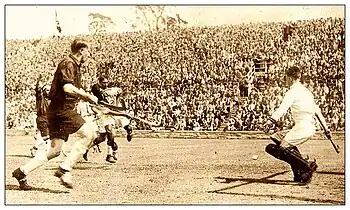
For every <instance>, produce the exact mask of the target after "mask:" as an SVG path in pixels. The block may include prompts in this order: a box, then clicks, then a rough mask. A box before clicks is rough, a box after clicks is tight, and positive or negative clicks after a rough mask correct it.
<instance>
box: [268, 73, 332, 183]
mask: <svg viewBox="0 0 350 210" xmlns="http://www.w3.org/2000/svg"><path fill="white" fill-rule="evenodd" d="M300 78H301V71H300V69H299V68H298V67H291V68H289V69H288V70H287V71H286V84H287V86H289V87H290V88H289V90H288V91H287V92H286V94H285V96H284V98H283V101H282V103H281V105H280V106H279V107H278V108H277V110H276V111H275V112H274V113H273V114H272V116H271V117H270V119H269V120H268V121H267V123H266V124H265V132H266V133H270V132H271V130H273V129H274V127H275V125H276V123H277V122H278V121H279V119H280V118H281V117H282V116H283V115H284V114H286V113H287V111H288V109H289V108H290V109H291V113H292V116H293V120H294V123H295V124H294V126H293V128H292V129H291V130H290V131H289V132H288V133H287V134H286V135H285V136H284V137H283V135H281V133H279V132H276V133H274V134H272V135H271V139H272V140H273V141H274V142H275V143H276V144H269V145H267V146H266V148H265V150H266V152H267V153H269V154H271V155H272V156H274V157H276V158H278V159H280V160H283V161H285V162H287V163H289V164H290V165H291V168H292V170H293V174H294V181H295V182H302V183H308V182H309V181H310V180H311V178H312V174H313V172H314V171H315V170H316V168H317V164H316V161H310V162H309V161H307V160H306V159H304V158H303V157H302V156H301V154H300V152H299V150H298V148H297V146H299V145H300V144H302V143H304V142H306V141H307V140H308V139H310V137H311V136H312V135H314V134H315V132H316V127H315V123H314V116H315V114H317V115H318V116H319V117H320V121H321V123H322V124H323V125H324V126H325V127H326V135H330V131H329V129H328V127H327V124H326V121H325V119H324V117H323V115H322V113H321V110H320V108H319V106H318V105H317V104H316V103H315V100H314V96H313V94H312V93H311V92H310V91H309V90H308V89H307V88H306V87H305V86H304V85H302V84H301V83H300Z"/></svg>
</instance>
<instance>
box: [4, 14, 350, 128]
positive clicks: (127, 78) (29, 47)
mask: <svg viewBox="0 0 350 210" xmlns="http://www.w3.org/2000/svg"><path fill="white" fill-rule="evenodd" d="M344 21H345V19H343V18H327V19H324V18H322V19H312V20H300V21H295V22H269V23H249V24H239V25H223V26H212V27H191V28H182V29H175V30H164V31H158V32H126V33H118V34H104V35H102V34H99V35H84V36H83V37H84V38H85V39H86V40H88V41H89V42H90V43H91V52H92V59H91V61H89V62H88V63H86V64H84V65H83V67H82V71H83V84H84V87H85V88H86V89H87V90H89V89H90V87H91V85H92V84H94V83H95V82H97V78H98V76H99V75H106V76H107V77H108V78H109V81H110V86H118V87H121V88H122V89H123V90H124V91H127V92H129V93H130V94H128V95H127V96H126V101H127V104H128V106H129V109H130V110H132V112H133V113H134V114H135V115H137V116H139V117H143V118H147V119H149V120H157V121H161V122H162V125H163V126H164V127H165V128H166V129H175V130H210V131H214V130H218V129H224V130H239V131H240V130H262V126H263V123H264V122H266V120H267V118H268V117H269V116H270V115H271V114H272V112H273V111H274V110H275V109H276V108H277V107H278V106H279V104H280V103H281V101H282V98H283V95H284V93H285V92H286V91H287V89H286V87H285V86H284V71H285V69H287V68H288V67H290V66H292V65H297V66H298V67H300V68H301V69H302V71H303V78H302V80H303V83H305V85H306V86H307V87H308V88H309V89H310V90H311V91H312V92H313V94H314V95H315V97H316V100H317V103H318V104H319V105H320V108H321V110H322V112H323V114H324V116H325V118H326V120H327V122H328V123H329V125H330V127H331V129H332V130H333V131H335V130H344V124H345V122H344V121H345V44H344V43H345V34H344V30H345V29H344ZM286 27H290V28H291V29H292V30H291V33H290V34H289V35H288V37H287V39H286V36H284V34H283V31H284V29H285V28H286ZM73 39H74V37H50V38H45V39H38V40H7V41H6V52H5V53H6V54H5V56H6V62H5V65H6V84H5V91H6V92H5V96H6V122H7V126H8V127H9V128H12V127H13V128H15V127H20V126H25V125H27V124H30V123H34V122H35V121H34V117H35V97H34V86H35V83H36V79H37V78H38V76H39V74H41V75H42V76H43V77H44V78H45V80H46V81H47V83H50V82H51V80H52V78H53V74H54V71H55V70H56V68H57V64H58V63H59V62H60V61H61V59H62V58H63V57H64V56H66V55H67V53H68V52H69V49H70V48H69V45H70V42H71V41H72V40H73ZM255 59H260V60H262V61H264V60H269V61H272V65H269V66H268V68H267V71H266V77H265V79H266V80H264V83H263V84H264V86H263V88H251V90H250V91H249V95H248V96H243V95H244V94H242V92H243V90H242V89H241V88H240V87H241V86H242V84H245V85H247V76H246V75H247V74H248V72H249V71H250V70H251V68H253V67H254V60H255ZM257 80H260V79H259V78H258V77H255V81H253V84H255V83H256V82H258V81H257ZM253 86H254V85H253ZM284 120H285V124H284V125H285V127H290V126H292V124H293V122H292V119H291V116H290V114H287V115H286V116H285V117H284ZM136 126H137V128H135V129H149V128H148V127H146V126H145V125H143V124H137V125H136Z"/></svg>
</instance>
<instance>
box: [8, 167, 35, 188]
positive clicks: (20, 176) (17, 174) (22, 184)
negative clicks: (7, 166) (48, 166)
mask: <svg viewBox="0 0 350 210" xmlns="http://www.w3.org/2000/svg"><path fill="white" fill-rule="evenodd" d="M12 177H14V178H16V179H17V181H18V183H19V189H21V190H31V189H32V187H31V186H29V185H28V183H27V179H26V175H25V174H24V173H23V172H22V171H21V169H20V168H17V169H16V170H14V171H13V172H12Z"/></svg>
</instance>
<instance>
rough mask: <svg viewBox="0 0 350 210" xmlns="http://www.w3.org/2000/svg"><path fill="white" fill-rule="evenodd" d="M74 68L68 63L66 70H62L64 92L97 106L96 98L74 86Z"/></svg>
mask: <svg viewBox="0 0 350 210" xmlns="http://www.w3.org/2000/svg"><path fill="white" fill-rule="evenodd" d="M74 71H75V70H74V67H73V64H72V63H68V64H67V66H66V68H63V69H62V70H61V73H62V82H63V91H64V92H65V93H67V94H69V95H71V96H74V97H77V98H80V99H82V100H84V101H87V102H90V103H94V104H97V98H96V96H93V95H91V94H89V93H87V92H85V90H83V89H81V88H77V87H75V86H74V85H73V83H74V74H75V72H74Z"/></svg>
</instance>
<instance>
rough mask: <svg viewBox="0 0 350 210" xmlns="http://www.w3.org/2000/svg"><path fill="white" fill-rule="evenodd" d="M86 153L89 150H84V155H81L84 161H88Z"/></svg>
mask: <svg viewBox="0 0 350 210" xmlns="http://www.w3.org/2000/svg"><path fill="white" fill-rule="evenodd" d="M88 152H89V150H86V152H85V154H83V158H84V160H85V161H88Z"/></svg>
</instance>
